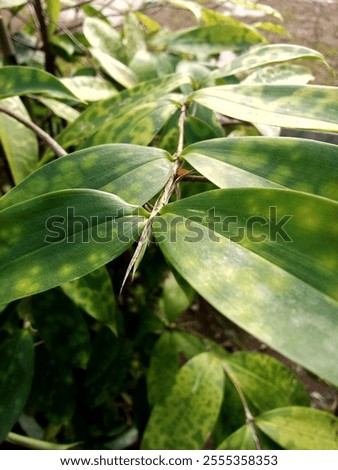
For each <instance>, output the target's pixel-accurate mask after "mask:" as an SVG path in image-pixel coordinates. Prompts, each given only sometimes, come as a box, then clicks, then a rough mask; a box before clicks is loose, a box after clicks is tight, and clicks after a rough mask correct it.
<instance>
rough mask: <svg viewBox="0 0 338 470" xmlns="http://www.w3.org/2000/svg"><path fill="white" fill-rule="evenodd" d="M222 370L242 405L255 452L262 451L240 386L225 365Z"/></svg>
mask: <svg viewBox="0 0 338 470" xmlns="http://www.w3.org/2000/svg"><path fill="white" fill-rule="evenodd" d="M223 368H224V370H225V372H226V374H227V376H228V377H229V379H230V380H231V382H232V383H233V385H234V387H235V389H236V391H237V393H238V396H239V398H240V400H241V402H242V405H243V408H244V413H245V419H246V422H247V424H248V426H249V428H250V431H251V435H252V438H253V440H254V442H255V446H256V449H257V450H263V447H262V444H261V443H260V440H259V437H258V435H257V431H256V426H255V418H254V417H253V416H252V414H251V411H250V408H249V405H248V402H247V400H246V398H245V395H244V393H243V390H242V389H241V386H240V384H239V383H238V381H237V379H236V377H234V376H233V374H232V373H231V371H230V370H229V369H228V367H227V366H226V365H225V364H223Z"/></svg>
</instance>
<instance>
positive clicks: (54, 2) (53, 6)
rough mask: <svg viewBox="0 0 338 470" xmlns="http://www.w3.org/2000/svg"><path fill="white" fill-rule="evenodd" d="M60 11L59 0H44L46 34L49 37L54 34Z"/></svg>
mask: <svg viewBox="0 0 338 470" xmlns="http://www.w3.org/2000/svg"><path fill="white" fill-rule="evenodd" d="M60 11H61V3H60V0H46V13H47V15H48V34H49V37H51V36H52V35H53V34H54V31H55V28H56V25H57V21H58V19H59V14H60Z"/></svg>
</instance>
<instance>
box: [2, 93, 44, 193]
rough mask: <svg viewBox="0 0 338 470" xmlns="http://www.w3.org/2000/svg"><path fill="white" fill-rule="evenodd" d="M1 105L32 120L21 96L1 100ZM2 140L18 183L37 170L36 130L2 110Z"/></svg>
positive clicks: (14, 178)
mask: <svg viewBox="0 0 338 470" xmlns="http://www.w3.org/2000/svg"><path fill="white" fill-rule="evenodd" d="M0 106H1V107H2V108H4V109H6V110H9V111H13V112H15V113H16V114H18V115H19V116H21V117H23V118H25V119H28V120H29V121H30V117H29V114H28V112H27V110H26V108H25V106H24V105H23V103H22V101H21V100H20V98H19V97H17V96H14V97H12V98H7V99H4V100H1V101H0ZM0 141H1V145H2V147H3V149H4V152H5V154H6V157H7V161H8V164H9V167H10V170H11V174H12V176H13V180H14V182H15V183H16V184H18V183H20V181H21V180H23V179H24V178H25V177H26V176H28V175H29V174H30V173H32V171H34V170H35V168H36V166H37V164H38V141H37V138H36V135H35V134H34V132H32V131H31V130H30V129H28V128H27V127H26V126H24V125H23V124H21V122H19V121H17V120H16V119H13V118H12V117H10V116H7V115H6V114H4V113H1V112H0Z"/></svg>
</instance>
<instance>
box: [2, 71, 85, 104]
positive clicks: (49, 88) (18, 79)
mask: <svg viewBox="0 0 338 470" xmlns="http://www.w3.org/2000/svg"><path fill="white" fill-rule="evenodd" d="M29 93H42V94H44V95H47V96H51V97H53V98H60V99H68V100H69V99H70V100H77V98H76V97H75V96H74V95H73V93H72V92H71V91H70V90H68V88H67V87H65V86H64V85H63V84H62V83H61V82H60V80H58V79H57V78H56V77H54V76H53V75H51V74H50V73H47V72H45V71H43V70H39V69H35V68H33V67H26V66H25V67H21V66H17V65H13V66H12V65H11V66H10V65H9V66H6V67H1V68H0V99H2V98H7V97H8V96H15V95H20V96H21V95H28V94H29Z"/></svg>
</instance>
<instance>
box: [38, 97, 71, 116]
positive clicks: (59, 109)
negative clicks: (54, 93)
mask: <svg viewBox="0 0 338 470" xmlns="http://www.w3.org/2000/svg"><path fill="white" fill-rule="evenodd" d="M39 101H40V102H41V103H42V104H44V105H45V106H47V108H49V109H50V110H51V111H53V113H54V114H55V115H56V116H59V117H60V118H61V119H64V120H65V121H68V122H73V121H75V119H77V118H78V117H79V116H80V113H79V111H77V110H76V109H74V108H72V107H71V106H68V105H67V104H65V103H62V102H61V101H57V100H54V99H53V98H39Z"/></svg>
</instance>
